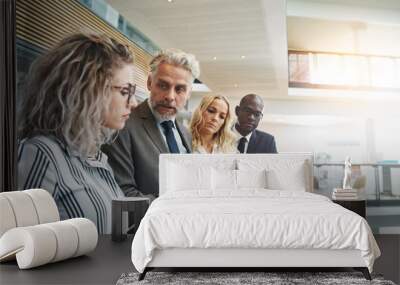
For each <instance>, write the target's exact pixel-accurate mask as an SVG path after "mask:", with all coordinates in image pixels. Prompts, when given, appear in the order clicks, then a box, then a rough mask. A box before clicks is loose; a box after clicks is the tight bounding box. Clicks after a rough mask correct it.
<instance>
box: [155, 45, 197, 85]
mask: <svg viewBox="0 0 400 285" xmlns="http://www.w3.org/2000/svg"><path fill="white" fill-rule="evenodd" d="M162 63H168V64H171V65H175V66H179V67H182V68H183V69H185V70H187V71H189V72H190V73H191V74H192V77H193V79H192V80H193V81H194V80H195V79H196V78H198V77H199V76H200V65H199V62H198V61H197V59H196V57H195V56H194V55H193V54H190V53H186V52H184V51H181V50H179V49H166V50H162V51H160V52H159V53H158V54H157V55H156V56H155V57H154V58H153V59H152V60H151V62H150V71H151V73H152V74H153V75H154V74H155V73H156V71H157V68H158V66H159V65H160V64H162Z"/></svg>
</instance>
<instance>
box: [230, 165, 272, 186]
mask: <svg viewBox="0 0 400 285" xmlns="http://www.w3.org/2000/svg"><path fill="white" fill-rule="evenodd" d="M236 174H237V187H238V188H239V189H240V188H267V187H268V184H267V170H266V169H262V170H243V169H239V170H236Z"/></svg>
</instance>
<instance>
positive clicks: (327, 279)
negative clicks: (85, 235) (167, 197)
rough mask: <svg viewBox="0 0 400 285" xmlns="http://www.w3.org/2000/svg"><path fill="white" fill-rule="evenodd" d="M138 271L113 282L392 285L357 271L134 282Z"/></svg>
mask: <svg viewBox="0 0 400 285" xmlns="http://www.w3.org/2000/svg"><path fill="white" fill-rule="evenodd" d="M138 276H139V273H125V274H122V275H121V277H120V278H119V279H118V281H117V285H146V284H160V285H162V284H172V285H178V284H179V285H184V284H185V285H186V284H213V285H217V284H221V285H232V284H237V285H239V284H240V285H246V284H252V285H253V284H267V285H278V284H279V285H292V284H293V285H297V284H310V285H311V284H318V285H319V284H321V285H322V284H324V285H350V284H351V285H353V284H355V285H358V284H368V285H370V284H374V285H375V284H376V285H378V284H379V285H396V284H395V283H393V282H392V281H388V280H384V279H383V277H382V276H380V275H372V278H373V280H372V281H368V280H366V279H365V278H364V276H363V275H362V273H360V272H148V273H147V274H146V277H145V279H144V280H142V281H138Z"/></svg>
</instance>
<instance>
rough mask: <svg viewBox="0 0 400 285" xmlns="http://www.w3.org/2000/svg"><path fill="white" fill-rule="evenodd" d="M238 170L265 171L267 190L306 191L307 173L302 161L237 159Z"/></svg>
mask: <svg viewBox="0 0 400 285" xmlns="http://www.w3.org/2000/svg"><path fill="white" fill-rule="evenodd" d="M238 169H239V170H260V169H266V170H267V172H266V173H267V182H268V184H267V188H268V189H273V190H292V191H306V189H307V185H308V181H307V179H306V177H307V175H309V171H308V169H307V167H306V163H305V161H304V160H298V159H253V160H244V159H238Z"/></svg>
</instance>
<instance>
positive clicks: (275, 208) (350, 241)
mask: <svg viewBox="0 0 400 285" xmlns="http://www.w3.org/2000/svg"><path fill="white" fill-rule="evenodd" d="M213 195H214V196H211V195H210V196H207V194H206V193H203V194H202V195H201V196H199V194H198V191H185V192H184V193H182V192H180V193H176V192H172V193H166V194H164V195H163V196H161V197H160V198H158V199H156V200H155V201H154V202H153V203H152V204H151V206H150V208H149V210H148V211H147V213H146V215H145V217H144V218H143V220H142V222H141V223H140V226H139V229H138V231H137V233H136V235H135V237H134V240H133V243H132V262H133V264H134V266H135V268H136V269H137V270H138V271H139V272H143V270H144V268H145V267H146V265H147V264H148V263H149V262H150V261H151V260H152V258H153V252H154V250H155V249H165V248H274V249H279V248H290V249H295V248H302V249H358V250H360V251H361V255H362V258H363V259H364V260H365V264H366V266H367V267H368V268H369V270H370V271H371V272H372V266H373V263H374V260H375V259H376V258H377V257H378V256H379V255H380V251H379V248H378V246H377V244H376V241H375V239H374V237H373V235H372V232H371V229H370V228H369V225H368V223H367V222H366V221H365V219H363V218H362V217H360V216H359V215H357V214H355V213H353V212H351V211H349V210H346V209H344V208H342V207H341V206H339V205H337V204H335V203H333V202H332V201H330V200H329V199H328V198H326V197H324V196H321V195H317V194H312V193H306V192H298V191H279V190H266V189H247V190H241V191H233V192H231V191H229V190H227V191H221V192H219V195H220V196H219V197H215V193H213Z"/></svg>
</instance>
